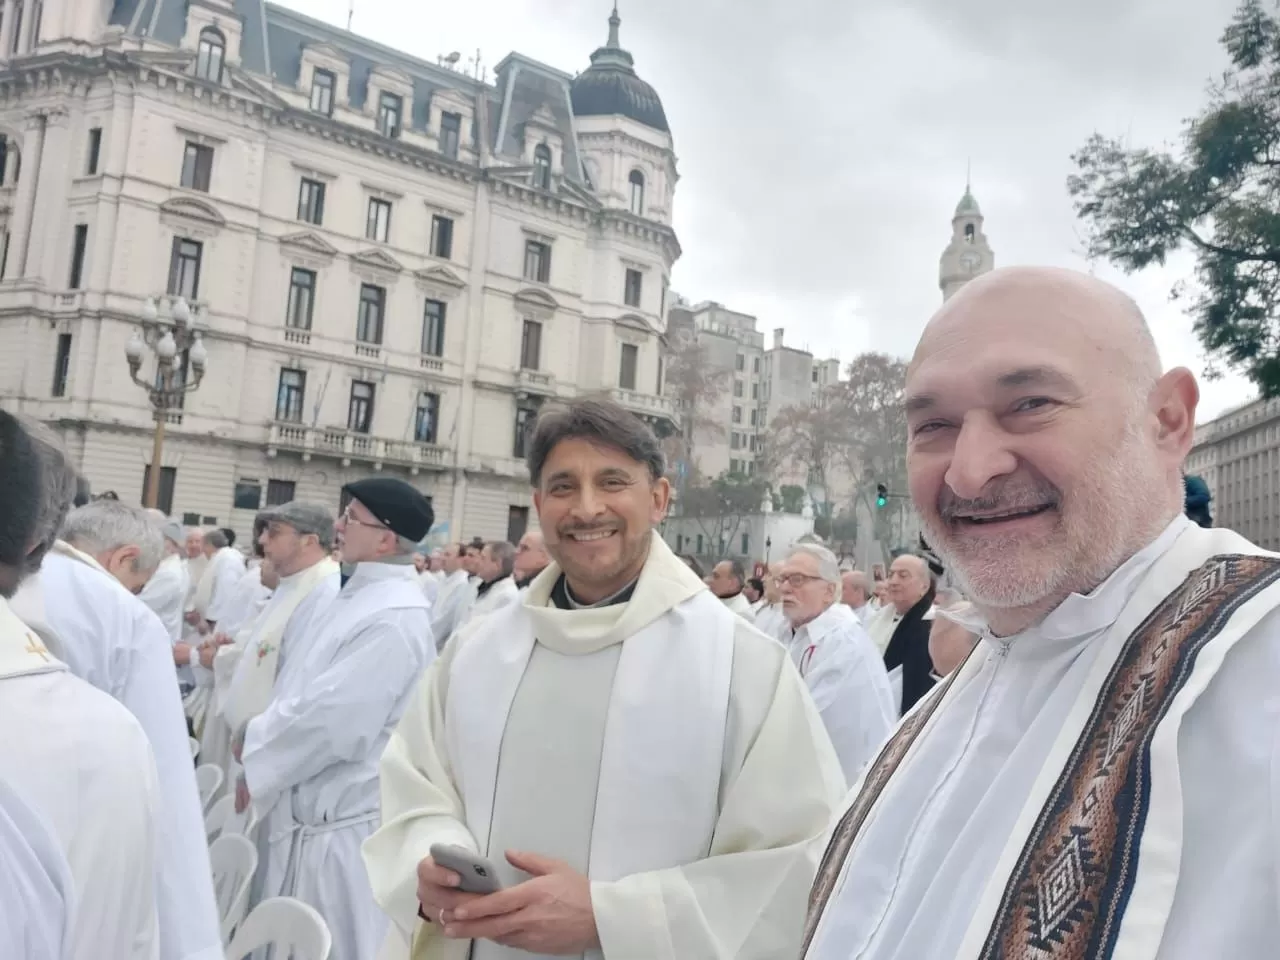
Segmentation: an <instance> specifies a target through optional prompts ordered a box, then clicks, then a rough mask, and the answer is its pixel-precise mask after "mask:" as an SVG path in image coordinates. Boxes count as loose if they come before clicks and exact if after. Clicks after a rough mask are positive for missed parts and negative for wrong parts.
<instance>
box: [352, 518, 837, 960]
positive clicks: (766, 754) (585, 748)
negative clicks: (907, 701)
mask: <svg viewBox="0 0 1280 960" xmlns="http://www.w3.org/2000/svg"><path fill="white" fill-rule="evenodd" d="M559 575H560V572H559V570H558V569H557V568H556V567H555V566H554V565H552V566H551V567H549V568H548V569H547V570H545V571H543V573H542V574H541V575H540V576H539V577H538V578H537V579H536V580H535V581H534V582H533V584H532V585H531V586H530V588H529V591H528V593H526V594H525V595H524V597H523V599H522V601H521V604H520V606H519V607H517V608H508V609H507V610H504V611H502V612H501V613H499V614H497V615H495V616H493V617H488V618H485V619H481V620H477V621H476V622H475V623H474V624H473V625H472V626H471V627H469V628H468V629H467V630H465V631H464V632H463V633H461V634H460V635H459V636H458V637H457V638H456V639H455V640H454V642H452V643H450V644H449V645H448V646H447V647H446V648H445V651H444V653H443V655H442V656H441V657H440V658H439V659H437V660H436V662H435V663H434V664H432V666H431V667H430V668H429V669H428V671H427V675H426V677H425V679H424V680H423V683H422V684H421V686H420V687H419V689H418V692H417V694H416V696H415V697H414V698H413V700H412V702H411V704H410V707H409V710H408V711H407V712H406V714H405V717H404V719H403V720H402V721H401V723H400V725H399V727H398V728H397V729H396V732H395V734H394V735H393V736H392V738H391V741H390V743H389V744H388V746H387V750H386V752H385V753H384V755H383V760H382V766H381V774H382V777H381V779H382V805H383V810H382V812H383V824H384V825H383V827H382V828H381V829H380V830H379V831H378V832H377V833H375V834H374V835H373V836H372V837H371V838H370V839H369V840H368V841H366V843H365V846H364V855H365V862H366V864H367V865H368V867H369V876H370V880H371V882H372V884H373V889H374V893H375V895H376V896H377V897H378V900H379V902H380V903H381V904H382V906H383V908H384V909H385V910H386V911H387V912H388V914H389V915H390V916H391V919H392V920H393V921H394V923H395V925H396V927H397V929H398V931H399V932H400V934H401V936H408V935H411V934H413V933H414V932H415V931H418V933H419V939H420V942H419V944H418V946H417V952H416V953H415V957H416V958H417V960H462V958H465V957H467V956H468V955H469V950H470V947H471V944H469V943H468V942H467V941H447V940H445V939H443V938H442V937H440V935H439V931H438V929H437V928H435V927H433V926H431V925H425V926H424V925H421V924H420V923H419V920H418V917H417V910H418V902H417V895H416V890H417V877H416V868H417V865H418V863H419V862H420V861H421V860H422V859H423V858H424V857H425V856H427V855H428V853H429V850H430V847H431V845H432V844H433V843H437V842H444V843H457V844H461V845H463V846H465V847H467V848H469V849H472V850H479V849H489V850H493V851H498V850H506V849H512V848H515V849H523V850H532V851H535V852H539V853H543V854H546V855H549V856H554V857H558V858H560V859H563V860H566V861H567V862H569V863H570V864H572V865H574V866H575V867H576V868H577V869H579V870H580V871H581V872H584V873H585V872H586V871H587V870H588V868H589V861H590V859H591V858H592V850H591V848H592V847H593V846H594V840H595V838H593V836H592V831H593V819H594V817H595V815H596V797H597V789H598V787H599V786H600V765H601V762H602V761H601V757H602V754H603V753H605V752H606V751H605V749H604V744H605V718H606V716H608V714H609V711H610V696H611V691H612V689H613V678H614V674H615V670H617V668H618V664H619V662H620V660H621V656H622V649H621V648H622V647H623V646H625V643H626V642H627V640H628V639H629V638H631V637H634V636H637V635H638V634H640V633H641V632H642V631H643V630H644V629H645V628H646V627H648V626H649V625H650V624H652V623H654V622H655V621H658V620H661V619H663V618H664V616H665V615H667V613H668V611H670V610H672V609H673V608H676V607H679V606H680V604H682V603H684V602H685V601H686V600H688V599H689V598H690V597H693V596H695V595H699V594H700V595H702V596H707V597H709V594H707V593H706V588H705V585H703V584H702V583H701V581H699V580H698V579H697V578H696V577H695V576H694V575H693V573H692V572H691V571H690V570H689V569H688V567H686V566H685V565H684V564H683V563H682V562H681V561H680V560H678V559H677V558H676V557H675V556H674V555H673V554H672V553H671V551H670V549H669V548H668V547H667V546H666V545H665V544H664V543H662V541H661V539H659V538H657V537H656V535H655V537H654V539H653V541H652V542H651V546H650V553H649V559H648V561H647V562H646V564H645V567H644V571H643V572H642V574H641V576H640V579H639V581H638V582H637V584H636V588H635V592H634V594H633V595H632V598H631V600H630V601H629V602H627V603H625V604H618V605H614V606H607V607H596V608H588V609H581V610H558V609H555V608H554V607H551V606H549V598H550V594H551V590H552V587H553V586H554V584H555V582H556V580H557V579H558V577H559ZM709 608H710V609H711V610H712V611H714V614H713V616H715V617H721V618H727V622H728V623H729V625H730V626H731V628H732V635H733V641H732V642H733V662H732V672H731V676H730V686H729V695H728V707H727V709H728V722H727V724H726V725H725V726H724V728H723V731H722V733H723V752H722V756H721V758H720V761H719V763H718V764H717V765H716V769H715V770H714V773H715V774H716V775H717V777H718V784H717V787H718V789H717V791H716V792H717V795H718V796H717V799H718V806H717V809H716V811H715V812H714V814H713V817H712V819H713V820H714V828H713V830H712V836H711V841H710V847H709V850H708V851H707V855H706V856H705V857H703V858H696V857H695V858H690V860H689V862H687V863H685V864H684V865H682V866H673V867H671V868H669V869H663V870H651V871H649V870H646V871H642V872H637V873H635V874H633V875H631V876H627V877H625V878H623V879H620V880H602V879H597V880H594V881H593V882H592V885H591V898H592V907H593V911H594V913H595V919H596V925H597V928H598V930H599V933H600V937H601V941H602V944H603V955H604V956H606V957H609V958H611V960H612V958H615V957H617V958H623V960H626V958H644V960H692V958H698V960H728V958H731V957H732V958H738V960H754V958H762V960H763V958H770V960H772V958H775V957H787V956H793V955H794V954H795V952H796V951H797V948H798V945H799V937H800V922H801V917H800V914H802V913H803V911H804V901H805V895H806V892H807V891H806V890H805V889H804V887H805V878H808V877H811V876H812V874H813V872H814V869H815V856H816V852H817V846H816V843H815V834H816V835H817V836H819V837H820V835H821V831H822V829H823V827H824V825H825V821H826V818H827V812H828V811H829V810H831V809H832V807H833V806H834V805H836V804H838V803H839V799H838V798H839V797H840V796H841V795H842V794H843V785H842V781H843V775H842V774H841V772H840V769H839V763H838V761H837V759H836V757H835V754H834V751H832V749H831V745H830V741H829V739H828V737H827V735H826V732H825V731H824V730H823V729H822V724H821V720H820V718H819V717H818V715H817V712H816V711H815V710H814V708H813V704H812V702H811V701H810V699H809V697H808V696H807V694H805V693H804V689H803V684H802V683H801V681H800V678H799V676H798V675H797V674H796V672H795V670H794V669H793V668H792V667H791V666H790V664H788V663H787V655H786V652H785V651H784V650H783V649H782V647H781V646H780V645H779V644H777V643H776V642H775V641H772V640H770V639H768V638H766V637H764V636H762V635H761V634H760V633H759V632H758V631H756V630H755V629H753V628H752V627H750V626H749V625H747V624H746V623H744V622H741V621H740V620H734V619H733V618H731V617H730V615H729V614H728V612H727V611H725V610H724V608H723V606H722V605H720V604H718V603H715V602H712V603H711V604H710V605H709ZM517 615H519V616H521V617H527V618H529V619H530V620H531V621H532V622H533V624H534V635H535V637H536V638H537V643H536V644H535V645H534V649H533V651H532V653H531V654H530V656H529V663H528V666H527V668H526V669H525V671H524V672H523V674H522V676H521V678H520V680H519V686H518V689H517V690H516V691H515V693H514V696H513V698H512V700H511V705H510V711H509V713H508V714H507V718H506V724H505V729H504V730H503V731H502V742H501V751H500V755H499V758H498V766H497V774H496V784H495V791H494V793H493V802H492V813H491V816H490V817H489V822H490V825H491V826H490V829H489V831H488V835H487V836H485V837H482V838H477V837H475V836H473V834H472V831H471V829H470V828H469V823H470V822H471V812H470V811H468V809H467V808H466V805H465V803H464V800H463V792H464V791H465V792H467V793H468V794H471V793H476V795H479V792H482V790H481V791H479V792H477V791H473V790H471V789H470V786H469V785H468V784H465V783H461V782H460V777H461V776H465V774H459V773H458V772H457V771H458V770H459V769H460V766H459V759H460V758H458V757H457V756H456V755H455V754H454V753H453V748H452V747H451V746H450V744H451V743H454V742H457V738H456V736H455V734H453V733H451V731H450V729H449V722H448V719H447V717H448V716H449V715H450V713H451V712H452V708H451V705H450V699H449V697H450V693H451V682H452V679H451V678H452V670H453V662H454V660H455V658H459V657H466V656H467V651H468V649H469V648H470V645H471V644H472V643H473V642H474V643H477V644H480V645H481V646H480V648H479V649H482V651H483V652H486V653H487V652H488V649H489V648H488V644H486V643H484V641H485V640H487V639H488V637H489V636H490V634H488V633H487V631H489V630H490V629H491V628H494V629H502V628H503V626H504V625H505V623H506V621H507V620H508V619H509V618H510V617H512V616H517ZM681 639H684V640H686V641H688V642H689V643H690V644H694V643H696V642H697V641H699V640H701V639H703V638H702V637H698V636H693V635H691V634H688V632H687V631H685V632H684V633H683V634H682V638H681ZM483 659H484V658H483V657H475V658H473V660H474V661H481V660H483ZM507 669H508V668H507V667H502V668H500V670H501V671H502V672H504V673H505V672H507ZM468 671H469V672H470V675H471V676H472V677H483V676H484V665H483V663H482V662H473V663H472V664H471V666H470V667H468ZM618 676H619V678H620V679H621V677H622V674H621V673H619V674H618ZM657 700H660V698H657ZM657 700H655V702H657ZM643 702H644V701H643V698H637V699H633V700H630V703H631V706H632V707H633V708H635V707H639V706H642V704H643ZM499 709H500V708H499ZM473 710H477V711H480V712H481V713H483V704H475V705H473ZM655 722H658V723H661V721H660V720H659V719H658V718H655ZM707 734H708V731H705V730H704V731H701V732H699V733H698V735H696V736H693V737H691V739H692V740H695V741H699V742H701V741H703V739H704V737H705V736H706V735H707ZM664 757H665V755H664V754H663V753H662V752H661V751H654V752H652V753H651V754H650V755H649V756H644V757H634V758H633V760H634V763H635V764H636V766H637V769H636V770H634V771H632V775H633V776H635V775H641V776H643V775H644V774H645V773H648V774H649V776H650V777H651V778H652V779H651V782H652V784H653V786H654V788H655V789H658V788H659V785H660V784H661V783H662V778H663V773H664V770H665V769H666V767H665V765H664ZM681 769H683V766H682V767H681ZM625 840H626V837H625V836H622V837H619V836H611V837H609V838H608V842H609V843H611V844H613V843H617V844H625ZM627 853H628V855H630V856H635V857H639V856H643V854H644V851H643V850H641V851H628V852H627ZM497 859H499V860H501V858H500V857H499V858H497ZM475 946H476V950H475V952H474V953H473V954H470V956H471V957H472V960H494V958H512V960H514V958H516V957H520V958H523V960H534V957H533V955H528V954H523V953H518V952H515V951H510V950H507V949H506V948H504V947H500V946H499V945H497V944H495V943H492V942H489V941H483V942H481V943H478V944H476V945H475ZM395 955H396V954H395V953H394V952H392V951H391V945H390V943H389V945H388V950H387V952H386V953H385V954H384V956H388V957H390V956H395ZM401 955H403V953H401ZM599 955H600V954H599V953H592V954H591V956H597V957H598V956H599Z"/></svg>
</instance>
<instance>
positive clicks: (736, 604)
mask: <svg viewBox="0 0 1280 960" xmlns="http://www.w3.org/2000/svg"><path fill="white" fill-rule="evenodd" d="M721 602H722V603H723V604H724V605H725V606H726V607H728V608H729V610H730V612H732V613H736V614H737V615H738V616H740V617H741V618H742V619H743V620H745V621H747V623H752V622H754V621H755V615H754V614H753V613H752V612H751V601H750V600H748V599H747V598H746V597H744V596H743V595H742V594H741V593H735V594H734V595H733V596H732V597H722V598H721Z"/></svg>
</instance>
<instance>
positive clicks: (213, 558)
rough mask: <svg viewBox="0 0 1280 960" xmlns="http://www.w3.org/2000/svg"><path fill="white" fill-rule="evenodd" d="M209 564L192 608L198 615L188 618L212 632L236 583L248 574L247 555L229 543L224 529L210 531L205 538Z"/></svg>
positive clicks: (201, 576)
mask: <svg viewBox="0 0 1280 960" xmlns="http://www.w3.org/2000/svg"><path fill="white" fill-rule="evenodd" d="M201 549H202V550H203V552H204V557H205V559H206V561H207V564H206V566H205V568H204V571H203V572H202V573H201V574H200V581H199V583H198V584H197V585H196V593H195V598H194V600H193V601H192V607H193V610H194V613H195V617H190V616H189V617H188V620H189V621H194V625H195V626H196V627H197V628H198V629H199V630H200V632H201V633H209V632H210V631H211V630H212V629H213V626H214V625H215V624H216V623H217V621H218V620H219V619H220V618H221V617H222V616H223V615H224V614H225V613H226V611H227V605H228V604H229V603H230V601H231V599H232V597H233V596H234V594H235V592H236V584H237V583H239V582H240V578H241V577H243V576H244V571H245V566H244V557H243V555H241V553H240V551H239V550H237V549H236V548H235V547H232V546H230V545H229V544H228V543H227V536H226V534H224V533H223V532H222V531H221V530H210V531H209V532H208V533H206V534H205V535H204V538H203V539H202V540H201Z"/></svg>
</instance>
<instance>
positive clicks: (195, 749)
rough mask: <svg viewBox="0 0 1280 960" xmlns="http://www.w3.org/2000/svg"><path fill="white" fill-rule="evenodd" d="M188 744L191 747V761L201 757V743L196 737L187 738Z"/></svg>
mask: <svg viewBox="0 0 1280 960" xmlns="http://www.w3.org/2000/svg"><path fill="white" fill-rule="evenodd" d="M187 744H188V745H189V746H190V747H191V759H192V760H194V759H195V758H196V757H198V756H200V741H199V740H197V739H196V738H195V737H187Z"/></svg>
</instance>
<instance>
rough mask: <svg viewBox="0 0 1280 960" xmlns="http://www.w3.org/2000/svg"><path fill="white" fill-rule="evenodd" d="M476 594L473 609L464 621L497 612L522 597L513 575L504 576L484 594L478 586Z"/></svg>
mask: <svg viewBox="0 0 1280 960" xmlns="http://www.w3.org/2000/svg"><path fill="white" fill-rule="evenodd" d="M476 594H477V596H476V597H475V599H474V600H473V601H472V603H471V609H469V610H468V611H467V613H466V619H465V621H464V622H466V623H470V622H471V621H473V620H475V619H476V618H477V617H483V616H487V615H488V614H491V613H496V612H497V611H499V610H501V609H502V608H503V607H505V606H508V605H509V604H513V603H515V602H516V601H518V600H519V599H520V588H519V587H517V586H516V581H515V579H514V578H513V577H503V578H502V579H501V580H499V581H497V582H496V583H495V584H494V585H493V586H491V587H490V588H489V589H488V590H486V591H485V592H484V593H483V594H481V593H480V592H479V588H476Z"/></svg>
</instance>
